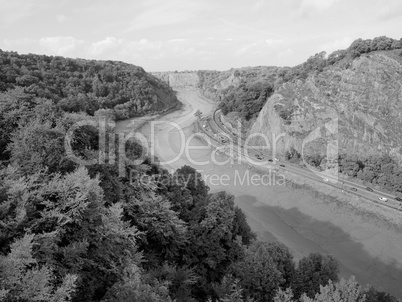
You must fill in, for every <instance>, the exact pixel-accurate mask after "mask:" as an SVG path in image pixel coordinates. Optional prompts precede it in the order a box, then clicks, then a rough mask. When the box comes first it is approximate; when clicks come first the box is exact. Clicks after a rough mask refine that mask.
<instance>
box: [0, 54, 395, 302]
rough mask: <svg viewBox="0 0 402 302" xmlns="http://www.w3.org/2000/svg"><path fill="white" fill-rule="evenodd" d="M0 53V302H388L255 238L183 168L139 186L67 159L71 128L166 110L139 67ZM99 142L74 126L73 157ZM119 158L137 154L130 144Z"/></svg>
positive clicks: (147, 166)
mask: <svg viewBox="0 0 402 302" xmlns="http://www.w3.org/2000/svg"><path fill="white" fill-rule="evenodd" d="M0 55H1V58H2V61H1V78H0V87H1V90H2V92H1V93H0V140H1V145H0V147H1V150H0V151H1V153H0V156H1V157H0V160H1V165H0V301H7V302H11V301H13V302H17V301H18V302H28V301H54V302H62V301H74V302H81V301H82V302H84V301H85V302H91V301H104V302H107V301H119V302H120V301H121V302H124V301H138V302H141V301H144V302H153V301H155V302H156V301H164V302H165V301H178V302H179V301H183V302H184V301H186V302H189V301H220V302H229V301H233V302H236V301H237V302H240V301H248V302H252V301H255V302H257V301H261V302H262V301H264V302H266V301H305V302H307V301H340V300H339V297H342V299H343V300H344V301H362V302H363V301H367V302H374V301H397V300H396V298H394V297H392V296H391V295H389V294H387V293H385V292H381V291H377V290H376V289H375V288H374V287H371V286H370V287H365V288H362V287H361V286H360V285H359V284H358V283H357V282H356V281H355V280H354V278H353V277H351V278H350V279H348V280H343V279H341V280H340V279H339V276H338V264H337V262H336V259H334V258H333V257H332V256H330V255H321V254H311V255H309V256H307V257H304V258H302V259H301V260H300V261H298V262H297V263H296V262H295V261H294V260H293V256H292V254H291V253H290V251H289V249H288V248H287V247H286V246H284V245H283V244H281V243H279V242H259V241H257V240H256V238H255V235H254V234H253V232H252V231H251V229H250V227H249V225H248V224H247V220H246V217H245V215H244V213H243V212H242V211H241V210H240V209H239V208H238V207H236V206H235V205H234V202H233V200H234V197H233V196H231V195H230V194H227V193H225V192H218V193H213V194H211V193H209V188H208V186H207V185H206V184H205V183H204V182H203V181H202V180H201V177H200V175H198V174H197V172H196V171H195V170H194V169H193V168H191V167H188V166H184V167H182V168H180V169H178V170H177V171H176V172H175V173H174V175H172V174H169V173H168V172H167V171H166V170H164V169H163V168H162V167H160V166H158V165H157V164H153V163H151V161H150V160H149V159H146V160H144V161H143V162H142V164H140V165H137V166H130V165H127V167H126V169H127V171H128V172H130V173H132V172H135V173H138V174H141V175H143V174H147V175H149V176H153V175H164V176H165V178H166V179H171V181H167V182H165V183H160V182H157V181H150V182H148V183H147V185H140V184H138V183H135V182H131V181H130V179H128V178H127V177H120V176H119V173H118V172H119V171H118V167H117V164H112V163H105V164H102V165H101V164H93V165H90V166H87V167H82V166H79V165H77V164H76V163H75V162H74V161H72V160H71V159H70V158H69V157H68V156H67V154H66V151H65V149H64V137H65V135H66V133H67V131H68V129H70V127H71V126H72V125H73V124H75V123H77V122H79V121H83V120H91V119H93V120H96V118H97V116H99V115H106V116H109V117H112V118H120V119H121V118H127V117H131V116H138V115H145V114H148V113H149V112H151V111H161V110H165V109H167V108H168V107H169V106H175V105H176V103H177V99H176V98H175V95H174V93H173V92H172V90H171V89H169V88H168V87H167V86H166V85H165V84H163V83H162V82H160V81H159V80H157V79H155V78H154V77H152V76H151V75H149V74H147V73H145V71H143V70H142V69H141V68H139V67H136V66H132V65H129V64H124V63H120V62H110V61H108V62H97V61H85V60H72V59H64V58H61V57H47V56H35V55H27V56H20V55H18V54H16V53H8V52H1V53H0ZM259 87H260V86H258V87H257V88H256V89H257V90H258V89H259ZM261 87H262V88H261V89H263V90H264V91H265V92H264V93H265V94H259V96H258V98H260V96H261V95H263V96H264V97H267V96H268V95H269V94H270V93H271V90H270V88H269V89H268V88H267V87H268V86H265V85H263V86H261ZM257 94H258V93H256V97H257ZM262 98H263V97H261V99H262ZM252 117H253V115H252ZM108 131H112V129H108ZM106 137H107V139H108V140H109V139H115V140H116V141H118V139H119V138H118V136H113V135H107V136H106ZM98 140H99V137H98V130H97V129H95V128H93V127H91V126H82V127H81V128H79V129H77V130H76V131H75V135H74V138H73V140H72V146H73V149H74V151H75V154H76V155H77V156H80V157H81V158H86V159H91V158H96V157H97V156H98V152H99V150H98V147H99V146H98V145H99V144H98ZM106 143H107V144H108V143H109V141H107V142H106ZM125 148H126V154H128V156H129V157H130V158H137V157H138V156H139V153H140V152H141V146H139V145H138V144H136V143H135V142H133V141H129V142H127V143H126V146H125ZM116 152H118V150H117V151H116ZM115 155H116V156H118V154H115ZM130 173H127V175H128V174H130ZM150 179H151V180H152V179H157V178H156V177H150Z"/></svg>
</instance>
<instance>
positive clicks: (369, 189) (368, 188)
mask: <svg viewBox="0 0 402 302" xmlns="http://www.w3.org/2000/svg"><path fill="white" fill-rule="evenodd" d="M366 190H367V191H369V192H373V191H374V190H373V189H372V188H370V187H366Z"/></svg>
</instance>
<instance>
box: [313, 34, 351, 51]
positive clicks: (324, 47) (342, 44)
mask: <svg viewBox="0 0 402 302" xmlns="http://www.w3.org/2000/svg"><path fill="white" fill-rule="evenodd" d="M352 42H353V39H352V38H350V37H344V38H341V39H338V40H335V41H331V42H327V43H325V44H321V45H319V47H318V49H317V51H318V52H320V51H325V52H326V53H328V54H330V53H332V52H334V51H335V50H339V49H345V48H348V47H349V46H350V44H352Z"/></svg>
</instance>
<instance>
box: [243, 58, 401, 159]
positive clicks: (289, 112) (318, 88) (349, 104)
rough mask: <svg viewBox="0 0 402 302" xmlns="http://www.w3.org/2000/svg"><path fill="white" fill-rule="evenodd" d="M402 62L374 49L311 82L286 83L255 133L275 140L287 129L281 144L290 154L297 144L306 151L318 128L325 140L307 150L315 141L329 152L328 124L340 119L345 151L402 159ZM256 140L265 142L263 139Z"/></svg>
mask: <svg viewBox="0 0 402 302" xmlns="http://www.w3.org/2000/svg"><path fill="white" fill-rule="evenodd" d="M400 62H401V61H400V60H398V59H396V58H395V57H392V56H388V55H387V54H385V53H370V54H367V55H362V56H361V57H359V58H356V59H354V60H353V61H352V62H351V64H349V65H348V66H346V68H345V66H341V65H334V66H330V67H328V68H326V69H325V70H324V71H323V72H321V73H319V74H318V75H314V76H309V77H308V78H307V79H306V80H305V81H301V80H299V81H297V82H295V83H286V84H283V85H282V86H280V87H279V88H278V89H277V91H276V93H275V94H274V95H272V96H271V97H270V98H269V99H268V100H267V102H266V104H265V106H264V108H263V109H262V111H261V112H260V114H259V116H258V118H257V120H256V122H255V123H254V124H253V126H252V127H251V129H250V132H249V133H250V134H253V133H254V134H255V133H263V134H265V135H267V137H268V138H269V139H270V142H271V144H272V139H271V138H272V133H273V134H275V135H276V137H278V135H280V134H281V133H283V134H285V135H284V136H283V137H281V138H280V139H279V140H278V143H277V145H276V146H277V151H278V152H280V153H282V154H284V153H285V152H286V151H287V150H289V149H290V148H292V147H293V148H294V149H296V150H297V151H298V152H300V153H301V152H302V147H303V142H304V144H305V143H306V140H309V139H311V137H312V133H313V132H314V131H316V132H317V133H318V135H316V136H317V138H318V137H321V139H316V140H314V142H313V141H311V142H310V143H308V144H305V146H304V148H305V149H304V151H306V145H309V148H310V152H317V153H325V152H326V144H325V141H328V139H334V135H333V133H331V129H330V127H328V125H330V124H331V122H330V121H332V122H335V121H337V122H336V123H337V124H338V132H339V135H338V136H337V141H338V147H339V153H349V154H364V155H369V154H384V153H387V154H390V155H391V156H393V157H395V158H397V159H398V160H399V161H400V162H401V161H402V156H401V148H400V146H401V142H402V136H401V133H400V131H401V129H402V120H401V115H402V66H401V63H400ZM337 118H338V120H336V119H337ZM328 122H330V123H328ZM325 125H327V127H325ZM331 127H332V126H331ZM317 129H318V130H317ZM334 131H335V130H334ZM255 141H256V142H257V143H258V144H262V143H263V142H262V139H261V138H257V139H255Z"/></svg>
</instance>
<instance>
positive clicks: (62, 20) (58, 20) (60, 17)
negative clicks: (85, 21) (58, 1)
mask: <svg viewBox="0 0 402 302" xmlns="http://www.w3.org/2000/svg"><path fill="white" fill-rule="evenodd" d="M56 19H57V22H59V23H60V24H61V23H64V21H66V20H67V17H66V16H64V15H57V16H56Z"/></svg>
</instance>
